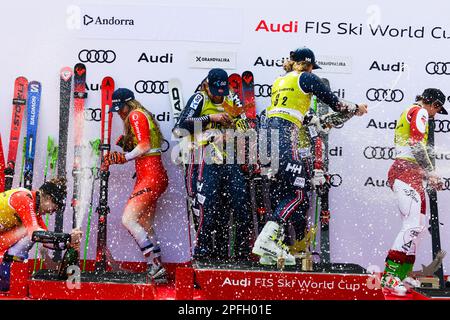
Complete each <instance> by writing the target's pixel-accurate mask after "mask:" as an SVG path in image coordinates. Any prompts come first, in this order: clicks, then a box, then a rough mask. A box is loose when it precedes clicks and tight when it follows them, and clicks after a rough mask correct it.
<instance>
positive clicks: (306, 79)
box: [298, 72, 367, 116]
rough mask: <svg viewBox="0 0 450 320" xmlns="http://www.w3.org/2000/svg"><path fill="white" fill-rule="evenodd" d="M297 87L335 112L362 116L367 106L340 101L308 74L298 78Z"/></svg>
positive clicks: (325, 86) (320, 82)
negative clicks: (312, 95)
mask: <svg viewBox="0 0 450 320" xmlns="http://www.w3.org/2000/svg"><path fill="white" fill-rule="evenodd" d="M298 81H299V86H300V88H301V89H302V90H303V91H304V92H305V93H312V94H314V95H315V96H316V97H317V98H319V99H320V100H321V101H322V102H323V103H325V104H327V105H328V106H330V108H331V109H332V110H333V111H335V112H341V113H350V114H352V116H353V115H355V114H356V115H363V114H364V113H366V112H367V105H365V104H354V103H349V102H347V101H344V100H340V99H339V98H338V96H336V95H335V94H334V93H333V92H332V91H331V89H330V88H329V87H328V86H327V85H326V84H325V83H324V82H323V81H322V80H320V78H319V77H318V76H317V75H315V74H313V73H310V72H304V73H302V75H301V76H300V77H299V80H298Z"/></svg>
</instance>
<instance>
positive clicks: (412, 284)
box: [402, 277, 421, 291]
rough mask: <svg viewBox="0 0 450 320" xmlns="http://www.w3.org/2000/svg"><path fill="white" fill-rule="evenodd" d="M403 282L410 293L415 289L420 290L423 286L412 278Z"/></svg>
mask: <svg viewBox="0 0 450 320" xmlns="http://www.w3.org/2000/svg"><path fill="white" fill-rule="evenodd" d="M402 282H403V285H404V286H405V287H406V289H407V290H408V291H410V290H412V289H415V288H419V287H420V285H421V283H420V281H419V280H417V279H414V278H412V277H406V278H405V279H403V281H402Z"/></svg>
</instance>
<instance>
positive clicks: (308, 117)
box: [303, 112, 330, 134]
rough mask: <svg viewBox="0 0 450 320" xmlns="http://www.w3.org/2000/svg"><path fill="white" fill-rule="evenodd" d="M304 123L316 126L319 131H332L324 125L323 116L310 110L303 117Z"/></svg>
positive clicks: (325, 132)
mask: <svg viewBox="0 0 450 320" xmlns="http://www.w3.org/2000/svg"><path fill="white" fill-rule="evenodd" d="M303 125H304V126H312V127H314V128H315V129H316V131H317V133H324V134H327V133H328V132H329V131H330V128H328V127H326V126H325V125H324V123H323V122H322V119H321V118H319V117H318V116H316V115H315V114H313V113H309V112H308V113H307V114H305V117H304V118H303Z"/></svg>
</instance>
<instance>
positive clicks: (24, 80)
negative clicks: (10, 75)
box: [16, 76, 28, 83]
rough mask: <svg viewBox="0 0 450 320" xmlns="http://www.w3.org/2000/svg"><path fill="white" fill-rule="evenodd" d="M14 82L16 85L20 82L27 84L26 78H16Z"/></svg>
mask: <svg viewBox="0 0 450 320" xmlns="http://www.w3.org/2000/svg"><path fill="white" fill-rule="evenodd" d="M16 82H17V83H21V82H24V83H28V79H27V78H26V77H24V76H18V77H17V78H16Z"/></svg>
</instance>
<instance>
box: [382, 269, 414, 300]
mask: <svg viewBox="0 0 450 320" xmlns="http://www.w3.org/2000/svg"><path fill="white" fill-rule="evenodd" d="M381 287H382V288H383V290H382V291H383V293H384V294H392V295H394V296H399V297H404V296H405V295H406V292H407V291H408V289H407V288H406V287H405V285H404V284H403V282H402V281H401V280H400V278H399V277H397V276H395V275H393V274H390V273H385V274H384V275H383V277H382V278H381Z"/></svg>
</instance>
